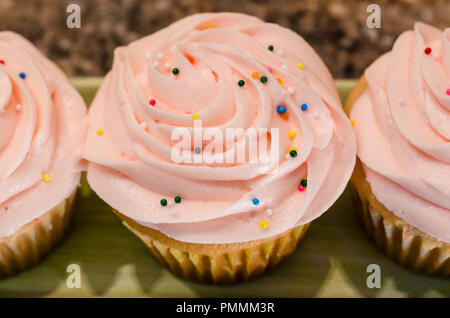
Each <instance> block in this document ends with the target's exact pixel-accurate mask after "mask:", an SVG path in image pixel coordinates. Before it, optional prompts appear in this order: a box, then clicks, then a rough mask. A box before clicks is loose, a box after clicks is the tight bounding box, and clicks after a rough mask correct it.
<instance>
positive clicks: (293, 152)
mask: <svg viewBox="0 0 450 318" xmlns="http://www.w3.org/2000/svg"><path fill="white" fill-rule="evenodd" d="M289 154H290V155H291V157H292V158H295V157H297V151H296V150H291V152H289Z"/></svg>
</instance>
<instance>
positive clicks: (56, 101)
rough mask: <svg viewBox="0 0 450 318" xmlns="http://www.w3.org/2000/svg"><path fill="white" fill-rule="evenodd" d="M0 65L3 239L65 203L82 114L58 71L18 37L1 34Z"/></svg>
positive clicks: (78, 167)
mask: <svg viewBox="0 0 450 318" xmlns="http://www.w3.org/2000/svg"><path fill="white" fill-rule="evenodd" d="M0 60H1V63H0V237H4V236H8V235H10V234H12V233H14V232H15V231H16V230H17V229H19V228H20V227H21V226H23V225H24V224H27V223H28V222H30V221H32V220H33V219H35V218H37V217H39V216H40V215H42V214H43V213H45V212H46V211H48V210H49V209H51V208H52V207H54V206H55V205H57V204H58V203H59V202H61V201H62V200H64V199H65V198H66V197H68V196H69V195H70V193H71V192H72V191H73V189H74V188H75V186H76V185H77V184H78V182H79V178H80V173H81V171H82V168H83V166H82V164H81V156H80V153H81V147H82V144H83V138H84V135H85V129H86V125H87V113H86V106H85V105H84V102H83V100H82V98H81V97H80V95H78V93H77V92H76V91H75V89H74V88H73V87H72V86H71V85H70V83H69V81H68V80H67V78H66V77H65V76H64V75H63V74H62V73H61V71H60V70H59V69H58V68H57V67H56V66H55V65H54V64H53V63H51V62H50V61H49V60H47V59H46V58H45V57H44V56H43V55H42V54H41V53H40V52H39V51H38V50H37V49H36V48H35V47H33V45H32V44H31V43H29V42H28V41H27V40H25V39H24V38H23V37H21V36H20V35H17V34H15V33H13V32H0ZM44 179H45V181H44Z"/></svg>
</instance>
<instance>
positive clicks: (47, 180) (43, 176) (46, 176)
mask: <svg viewBox="0 0 450 318" xmlns="http://www.w3.org/2000/svg"><path fill="white" fill-rule="evenodd" d="M50 180H51V177H50V175H49V174H48V173H43V174H42V181H44V182H47V183H48V182H50Z"/></svg>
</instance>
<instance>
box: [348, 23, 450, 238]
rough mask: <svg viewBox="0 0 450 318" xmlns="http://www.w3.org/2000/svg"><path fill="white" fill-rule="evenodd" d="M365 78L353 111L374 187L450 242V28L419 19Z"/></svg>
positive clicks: (392, 206) (393, 207)
mask: <svg viewBox="0 0 450 318" xmlns="http://www.w3.org/2000/svg"><path fill="white" fill-rule="evenodd" d="M365 78H366V80H367V89H366V90H365V91H364V93H363V94H362V95H361V96H360V97H359V99H358V100H357V101H356V102H355V104H354V105H353V108H352V111H351V118H352V119H353V120H354V122H355V127H354V128H355V134H356V139H357V149H358V150H357V153H358V156H359V158H360V159H361V161H362V163H363V168H364V171H365V174H366V179H367V181H368V182H369V184H370V186H371V189H372V192H373V193H374V195H375V197H376V198H377V199H378V200H379V201H380V202H381V203H382V204H383V205H384V206H385V207H386V208H388V209H389V210H390V211H392V212H393V213H394V214H395V215H396V216H398V217H400V218H402V219H404V220H405V221H406V222H408V223H409V224H411V225H413V226H415V227H416V228H418V229H419V230H421V231H423V232H424V233H427V234H429V235H431V236H433V237H435V238H437V239H439V240H442V241H444V242H450V90H449V89H450V29H448V28H447V29H446V30H445V31H444V32H442V31H440V30H438V29H436V28H434V27H431V26H429V25H426V24H423V23H419V22H418V23H416V24H415V27H414V30H411V31H407V32H404V33H402V34H401V35H400V36H399V38H398V39H397V40H396V41H395V44H394V46H393V48H392V51H390V52H388V53H386V54H385V55H383V56H381V57H380V58H379V59H377V60H376V61H375V62H374V63H373V64H372V65H371V66H369V67H368V68H367V70H366V71H365Z"/></svg>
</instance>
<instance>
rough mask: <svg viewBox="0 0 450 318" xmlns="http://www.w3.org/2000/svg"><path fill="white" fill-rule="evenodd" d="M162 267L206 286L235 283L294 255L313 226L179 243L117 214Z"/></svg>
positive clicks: (260, 273)
mask: <svg viewBox="0 0 450 318" xmlns="http://www.w3.org/2000/svg"><path fill="white" fill-rule="evenodd" d="M114 212H115V213H116V214H117V215H118V216H119V217H120V218H121V219H122V221H123V224H124V225H125V226H126V227H127V228H128V229H129V230H130V231H131V232H133V233H134V234H135V235H136V236H138V237H139V238H140V239H141V240H142V242H144V244H145V245H146V246H147V247H148V249H149V250H150V252H151V253H152V254H153V255H154V256H155V257H156V259H157V260H158V261H159V263H161V264H162V265H163V266H165V267H166V268H168V269H169V270H170V271H171V272H172V273H174V274H175V275H177V276H179V277H182V278H184V279H187V280H190V281H195V282H200V283H206V284H216V285H222V284H234V283H238V282H242V281H246V280H249V279H252V278H255V277H257V276H261V275H262V274H264V273H265V272H266V271H268V270H271V269H273V268H274V267H276V266H277V265H278V264H279V263H280V262H281V261H282V260H284V259H285V258H286V257H288V256H289V255H291V254H292V253H293V252H294V250H295V248H296V246H297V243H298V242H300V241H301V239H302V238H303V237H304V235H305V233H306V230H307V229H308V227H309V225H310V223H308V224H304V225H300V226H298V227H295V228H293V229H291V230H289V231H287V232H285V233H283V234H280V235H278V236H276V237H271V238H268V239H262V240H255V241H250V242H244V243H232V244H194V243H185V242H180V241H176V240H174V239H171V238H169V237H167V236H166V235H164V234H163V233H161V232H159V231H156V230H153V229H150V228H148V227H144V226H142V225H140V224H138V223H136V222H134V221H133V220H131V219H129V218H127V217H126V216H124V215H123V214H121V213H118V212H117V211H114Z"/></svg>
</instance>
